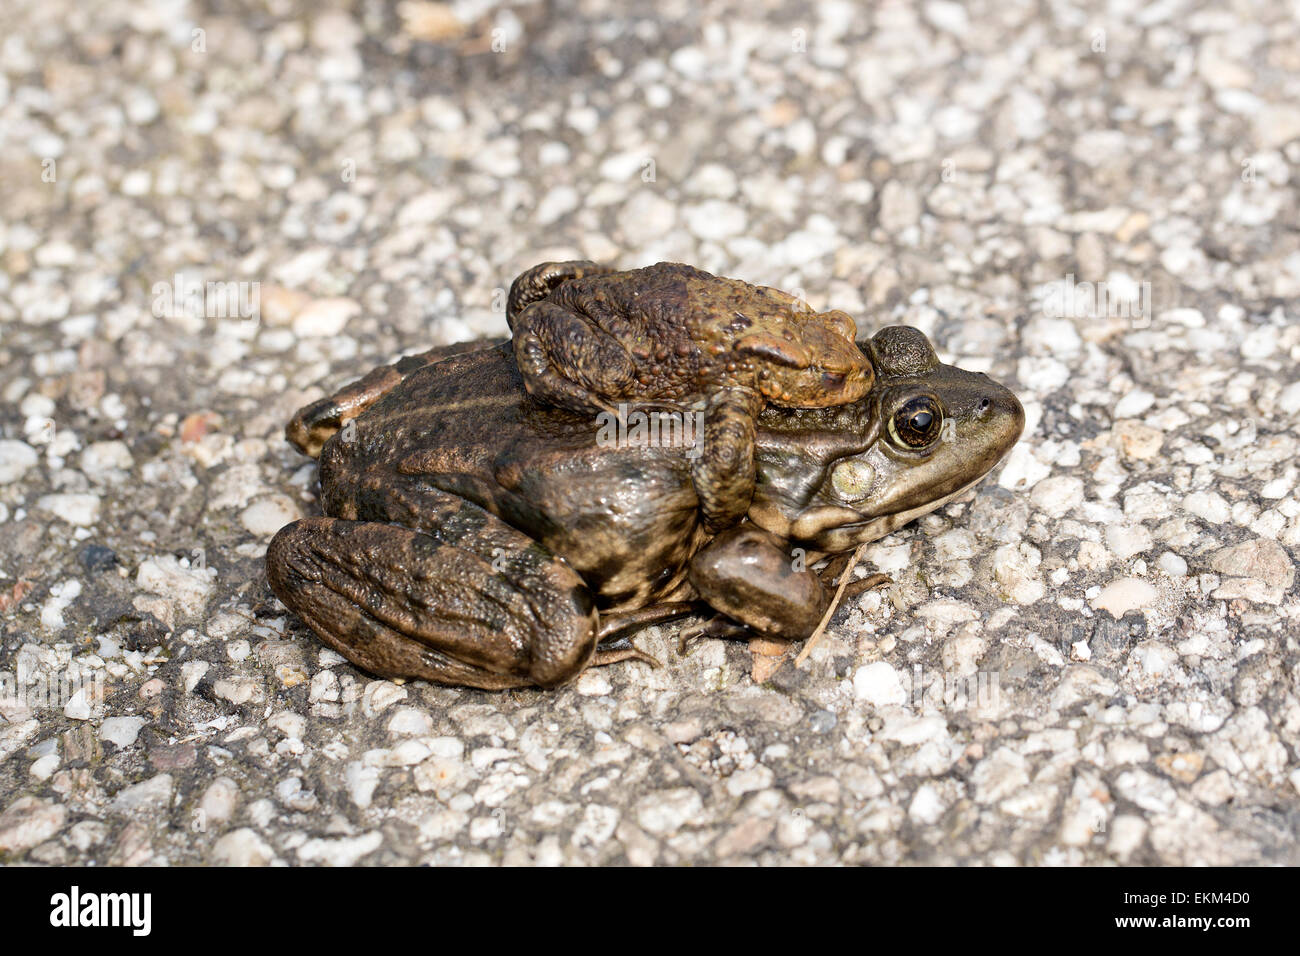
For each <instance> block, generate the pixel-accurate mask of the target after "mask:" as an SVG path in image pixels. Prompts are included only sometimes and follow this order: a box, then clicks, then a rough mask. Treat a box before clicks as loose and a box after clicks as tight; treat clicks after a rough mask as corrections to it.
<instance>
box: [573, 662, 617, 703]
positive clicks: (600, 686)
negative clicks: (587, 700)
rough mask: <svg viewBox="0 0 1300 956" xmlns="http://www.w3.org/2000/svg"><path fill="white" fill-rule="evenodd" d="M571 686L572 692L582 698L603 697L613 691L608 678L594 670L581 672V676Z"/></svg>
mask: <svg viewBox="0 0 1300 956" xmlns="http://www.w3.org/2000/svg"><path fill="white" fill-rule="evenodd" d="M573 686H574V690H576V691H577V692H578V693H579V694H582V695H583V696H584V697H605V696H606V695H608V694H610V693H612V692H613V690H614V687H613V685H612V684H610V682H609V678H608V677H606V676H605V675H604V674H602V673H600V671H598V670H594V669H588V670H585V671H583V672H582V676H580V677H579V678H578V679H577V681H575V682H574V685H573Z"/></svg>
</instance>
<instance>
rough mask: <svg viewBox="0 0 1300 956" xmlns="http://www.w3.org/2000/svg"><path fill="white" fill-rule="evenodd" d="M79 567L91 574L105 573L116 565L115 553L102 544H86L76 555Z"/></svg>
mask: <svg viewBox="0 0 1300 956" xmlns="http://www.w3.org/2000/svg"><path fill="white" fill-rule="evenodd" d="M77 560H79V561H80V562H81V566H82V567H83V568H85V569H86V570H87V571H88V572H90V573H91V574H95V573H97V572H100V571H107V570H109V569H110V568H112V567H115V566H116V565H117V552H116V551H114V550H113V549H112V548H106V547H104V546H103V545H102V544H88V545H86V546H85V547H84V548H82V549H81V552H80V553H79V554H78V555H77Z"/></svg>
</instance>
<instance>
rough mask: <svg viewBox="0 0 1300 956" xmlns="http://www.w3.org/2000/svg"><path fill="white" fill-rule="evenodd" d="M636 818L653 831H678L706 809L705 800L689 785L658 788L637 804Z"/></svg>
mask: <svg viewBox="0 0 1300 956" xmlns="http://www.w3.org/2000/svg"><path fill="white" fill-rule="evenodd" d="M636 807H637V809H636V818H637V822H638V823H639V824H641V826H642V827H643V828H644V829H646V830H649V831H650V832H651V833H659V834H666V833H676V832H677V831H678V830H680V829H681V828H682V827H683V826H685V825H686V824H687V823H688V822H689V821H691V820H693V819H695V818H696V817H698V816H699V815H700V814H701V813H702V812H703V810H704V801H703V800H701V799H700V795H699V794H698V793H696V792H695V791H694V790H692V789H690V788H689V787H678V788H677V789H674V790H656V791H654V792H652V793H648V794H646V795H645V796H643V797H641V799H640V800H638V801H637V804H636Z"/></svg>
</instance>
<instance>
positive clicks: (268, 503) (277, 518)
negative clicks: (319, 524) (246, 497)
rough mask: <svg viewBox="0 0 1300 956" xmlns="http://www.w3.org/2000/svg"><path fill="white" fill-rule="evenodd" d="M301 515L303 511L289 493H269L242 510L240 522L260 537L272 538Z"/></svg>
mask: <svg viewBox="0 0 1300 956" xmlns="http://www.w3.org/2000/svg"><path fill="white" fill-rule="evenodd" d="M301 517H302V512H301V511H299V510H298V506H297V505H295V504H294V502H293V500H292V499H291V498H289V496H288V495H267V496H266V497H265V498H260V499H258V500H257V501H255V502H253V503H252V504H251V505H249V506H248V507H247V508H245V509H244V510H243V511H242V512H240V515H239V523H240V524H242V525H243V526H244V527H245V528H246V529H247V530H248V531H249V532H250V533H252V534H255V535H257V536H258V537H259V538H270V537H272V536H273V535H274V534H275V533H276V532H277V531H279V530H280V529H281V528H283V527H284V526H285V525H287V524H288V523H289V522H291V521H295V520H297V519H298V518H301Z"/></svg>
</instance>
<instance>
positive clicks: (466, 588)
mask: <svg viewBox="0 0 1300 956" xmlns="http://www.w3.org/2000/svg"><path fill="white" fill-rule="evenodd" d="M465 509H472V510H473V511H474V514H472V515H470V514H465V513H464V511H465ZM445 527H446V531H447V533H446V534H443V532H442V530H440V529H438V528H433V527H431V528H430V529H429V531H428V533H426V532H425V531H417V530H413V529H411V528H405V527H401V526H399V525H394V524H386V523H382V522H378V521H347V520H343V519H340V518H305V519H303V520H301V521H295V522H293V523H292V524H290V525H287V526H286V527H284V528H282V529H280V531H279V532H278V533H277V534H276V536H275V537H274V538H273V539H272V541H271V544H270V546H269V547H268V548H267V553H266V571H267V579H268V581H269V582H270V585H271V590H272V591H274V592H275V595H276V597H278V598H279V599H280V600H281V601H282V602H284V604H285V605H286V606H287V607H288V608H289V609H290V610H292V611H293V612H294V613H296V614H297V615H298V616H299V617H301V618H302V619H303V621H305V622H306V623H307V624H308V626H310V627H311V629H312V630H313V631H315V632H316V634H317V635H318V636H319V637H320V638H321V640H322V641H324V642H325V643H326V644H328V645H329V646H330V647H332V648H334V650H336V651H338V652H339V653H340V654H342V655H343V656H344V657H346V658H347V659H348V660H350V661H351V662H352V663H354V664H356V665H357V666H359V667H361V668H363V669H364V670H367V671H370V672H372V673H374V674H378V675H380V676H382V677H409V678H419V679H423V680H429V681H434V682H436V683H440V684H458V685H467V686H470V687H481V688H485V689H488V690H500V689H504V688H509V687H528V686H534V685H536V686H541V687H553V686H556V685H558V684H562V683H564V682H565V681H568V680H570V679H572V678H573V677H575V676H577V675H578V674H579V673H581V672H582V670H583V669H584V668H585V667H587V665H588V664H589V663H590V662H591V661H592V659H593V657H594V656H595V653H596V637H597V631H596V628H597V620H598V618H597V613H596V609H595V606H594V603H593V600H592V597H591V594H590V592H589V591H588V589H587V587H586V585H585V584H584V583H583V581H582V579H581V578H579V577H578V575H577V573H576V572H574V571H573V570H572V569H571V568H570V567H569V566H568V565H567V564H565V563H564V562H563V561H560V560H559V559H557V558H555V557H554V556H552V555H550V554H549V552H547V551H546V550H545V549H544V548H541V547H540V546H539V545H538V544H537V542H535V541H532V540H531V539H529V538H527V537H525V536H524V535H522V534H521V533H519V532H517V531H515V530H514V529H513V528H510V527H509V526H508V525H506V524H505V523H504V522H502V521H500V520H499V519H497V518H495V517H493V516H492V515H489V514H487V513H485V512H482V511H481V509H478V508H477V506H475V505H471V504H468V503H461V509H460V510H459V511H458V512H456V513H452V514H449V515H448V516H447V517H446V525H445Z"/></svg>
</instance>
